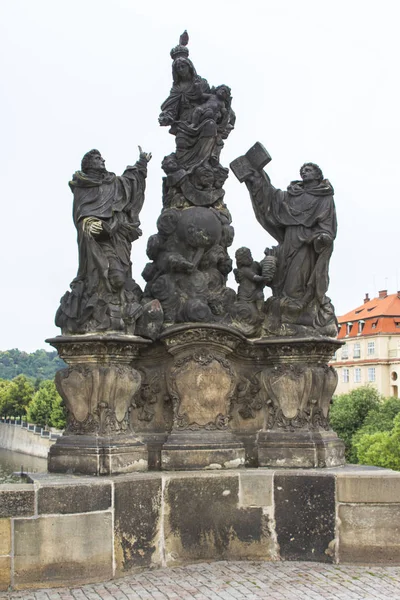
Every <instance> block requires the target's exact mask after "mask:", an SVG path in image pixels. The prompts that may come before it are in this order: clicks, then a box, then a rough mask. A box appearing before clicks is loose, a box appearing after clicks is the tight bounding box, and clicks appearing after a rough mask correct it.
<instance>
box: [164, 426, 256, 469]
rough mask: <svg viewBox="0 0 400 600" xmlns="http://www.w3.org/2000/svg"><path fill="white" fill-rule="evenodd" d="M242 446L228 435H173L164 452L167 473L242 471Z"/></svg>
mask: <svg viewBox="0 0 400 600" xmlns="http://www.w3.org/2000/svg"><path fill="white" fill-rule="evenodd" d="M244 463H245V449H244V446H243V444H242V442H240V441H238V440H236V439H235V438H234V437H233V435H232V434H231V433H228V432H221V431H219V432H216V433H215V434H213V433H212V432H205V431H204V430H203V431H202V432H191V433H188V432H182V433H180V432H177V433H172V434H171V435H170V436H169V438H168V441H167V442H166V444H164V447H163V449H162V452H161V468H162V470H164V471H190V470H193V469H211V470H212V469H238V468H240V467H244Z"/></svg>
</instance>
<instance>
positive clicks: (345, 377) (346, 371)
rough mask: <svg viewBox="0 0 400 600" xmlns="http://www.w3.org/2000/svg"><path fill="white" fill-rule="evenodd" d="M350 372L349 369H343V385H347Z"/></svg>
mask: <svg viewBox="0 0 400 600" xmlns="http://www.w3.org/2000/svg"><path fill="white" fill-rule="evenodd" d="M349 379H350V371H349V369H343V383H349Z"/></svg>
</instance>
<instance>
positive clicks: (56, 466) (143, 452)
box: [48, 435, 148, 475]
mask: <svg viewBox="0 0 400 600" xmlns="http://www.w3.org/2000/svg"><path fill="white" fill-rule="evenodd" d="M147 456H148V453H147V449H146V447H145V446H144V444H142V442H139V441H138V440H136V441H135V436H132V437H131V438H129V437H128V436H124V437H122V436H120V437H118V438H117V439H116V440H115V441H113V439H112V438H111V439H110V438H100V437H99V438H96V437H94V436H83V435H68V436H62V437H61V438H59V439H58V440H57V442H56V443H55V444H54V445H53V446H52V447H51V451H50V452H49V458H48V470H49V471H50V472H51V473H68V474H75V473H76V474H80V475H117V474H119V473H131V472H134V471H144V470H146V469H147V464H148V462H147Z"/></svg>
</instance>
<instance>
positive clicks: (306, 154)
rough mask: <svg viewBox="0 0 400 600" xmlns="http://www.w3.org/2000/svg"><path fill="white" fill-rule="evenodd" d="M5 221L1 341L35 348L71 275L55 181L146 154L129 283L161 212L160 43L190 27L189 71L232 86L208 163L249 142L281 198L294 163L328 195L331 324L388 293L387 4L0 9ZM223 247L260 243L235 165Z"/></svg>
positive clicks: (164, 81)
mask: <svg viewBox="0 0 400 600" xmlns="http://www.w3.org/2000/svg"><path fill="white" fill-rule="evenodd" d="M0 12H1V14H0V45H1V48H0V56H1V62H2V68H1V85H2V90H1V95H0V102H1V105H2V108H1V115H2V128H1V130H2V133H1V142H2V143H1V157H0V165H1V170H2V179H1V180H2V186H1V194H2V205H3V210H2V215H3V219H2V227H1V235H0V244H1V257H2V268H1V274H2V277H1V284H2V285H1V294H0V318H1V337H0V340H1V341H0V349H3V350H5V349H9V348H16V347H18V348H20V349H21V350H27V351H32V350H35V349H36V348H45V347H46V344H45V343H44V339H45V338H46V337H49V336H52V335H56V334H57V333H58V330H57V329H56V327H55V325H54V324H53V320H54V314H55V311H56V309H57V307H58V304H59V299H60V297H61V296H62V295H63V294H64V292H65V291H66V290H67V289H68V287H69V283H70V282H71V280H72V279H73V278H74V276H75V274H76V270H77V248H76V232H75V228H74V226H73V223H72V218H71V208H72V194H71V192H70V190H69V187H68V181H69V179H70V178H71V175H72V173H73V172H74V171H76V170H77V169H79V168H80V160H81V158H82V156H83V154H84V153H85V152H87V151H88V150H90V149H91V148H98V149H99V150H100V151H101V152H102V154H103V156H104V158H105V159H106V167H107V169H108V170H109V171H114V172H115V173H117V174H121V173H122V172H123V170H124V168H125V166H126V165H128V164H133V163H134V162H135V160H136V159H137V155H138V151H137V146H138V144H140V145H141V146H143V149H144V150H146V151H151V152H152V153H153V160H152V161H151V163H150V164H149V176H148V183H147V193H146V201H145V205H144V208H143V211H142V213H141V221H142V229H143V236H142V238H141V239H140V240H139V241H137V242H135V243H134V245H133V249H132V250H133V251H132V261H133V265H134V266H133V270H134V277H135V278H136V279H137V281H138V283H140V284H141V285H142V284H143V281H142V280H141V276H140V273H141V271H142V269H143V267H144V265H145V263H146V262H147V258H146V255H145V248H146V242H147V238H148V237H149V236H150V235H151V234H153V233H155V232H156V228H155V222H156V219H157V216H158V214H159V212H160V209H161V177H162V175H163V172H162V171H161V167H160V163H161V160H162V158H163V157H164V156H165V155H166V154H169V153H170V152H172V151H173V150H174V148H175V144H174V137H173V136H171V135H169V134H168V128H166V127H163V128H161V127H160V126H159V125H158V121H157V119H158V114H159V112H160V108H159V107H160V104H161V103H162V102H163V101H164V100H165V98H166V97H167V96H168V93H169V90H170V87H171V83H172V81H171V79H172V78H171V62H172V61H171V58H170V55H169V52H170V49H171V48H172V47H173V46H175V45H176V44H177V43H178V40H179V35H180V34H181V33H182V31H183V30H184V29H187V30H188V32H189V36H190V41H189V50H190V58H191V59H192V61H193V63H194V65H195V67H196V69H197V72H198V73H199V75H201V76H202V77H205V78H206V79H207V80H208V82H209V83H210V84H211V85H218V84H221V83H226V84H227V85H229V86H230V87H231V88H232V96H233V105H232V106H233V108H234V110H235V112H236V116H237V121H236V128H235V130H234V131H233V132H232V134H231V135H230V137H229V139H228V140H227V142H226V144H225V148H224V150H223V153H222V155H221V163H222V164H223V165H225V166H228V165H229V163H230V162H231V161H232V160H233V159H234V158H236V157H237V156H239V155H240V154H243V153H244V152H246V151H247V150H248V148H249V147H250V146H251V145H252V144H253V143H254V142H255V141H257V140H259V141H260V142H262V143H263V144H264V145H265V147H266V148H267V150H268V151H269V152H270V154H271V156H272V162H271V163H270V164H269V165H268V166H267V170H268V172H269V174H270V176H271V179H272V182H273V184H274V185H275V186H276V187H280V188H283V189H285V188H286V186H287V185H288V183H289V182H290V181H291V180H293V179H297V178H298V177H299V175H298V170H299V167H300V166H301V165H302V164H303V163H304V162H305V161H313V162H316V163H318V164H319V165H320V166H321V168H322V170H323V172H324V175H325V177H327V178H328V179H329V180H330V181H331V183H332V185H333V186H334V189H335V201H336V208H337V213H338V222H339V230H338V236H337V239H336V244H335V250H334V254H333V257H332V260H331V269H330V275H331V284H330V289H329V292H328V295H329V296H330V297H331V298H332V301H333V303H334V305H335V307H336V312H337V314H338V315H340V314H343V313H345V312H347V311H349V310H351V309H352V308H355V307H356V306H357V305H359V304H361V303H362V300H363V297H364V295H365V292H369V294H370V296H371V297H372V296H374V295H376V294H377V292H378V290H381V289H388V290H389V293H393V292H395V291H397V290H398V289H400V267H399V254H400V253H399V239H400V236H399V216H400V211H399V201H400V194H399V191H398V190H399V188H398V170H399V158H400V156H399V155H400V153H399V139H400V120H399V112H400V94H399V89H400V84H399V59H400V52H399V34H398V27H399V25H398V24H399V17H400V2H398V0H381V1H380V2H376V1H371V0H315V1H314V0H302V1H300V0H260V1H257V0H247V1H246V2H243V1H242V0H240V1H236V0H234V1H232V0H231V1H230V2H227V1H226V0H225V1H219V0H212V1H209V0H201V2H190V1H188V0H186V1H184V2H180V1H178V0H171V1H170V2H166V1H165V0H164V1H163V2H158V1H155V0H154V1H152V0H146V1H139V0H67V1H64V0H0ZM225 189H226V195H225V200H226V203H227V204H228V207H229V209H230V211H231V213H232V216H233V225H234V227H235V231H236V234H235V241H234V245H233V247H232V249H231V256H232V257H233V255H234V251H235V249H236V248H238V247H240V246H243V245H247V246H249V247H250V248H251V249H252V252H253V256H254V258H256V259H261V258H262V257H263V250H264V248H265V247H266V246H267V245H269V244H271V243H272V241H273V240H272V239H271V238H270V236H269V235H268V234H267V233H266V232H265V231H264V230H263V229H262V227H261V226H260V225H259V224H258V223H257V221H256V219H255V216H254V214H253V211H252V208H251V203H250V199H249V196H248V193H247V189H246V187H245V185H244V184H242V185H241V184H239V182H238V181H237V180H236V178H235V177H234V176H233V174H232V173H231V175H230V177H229V179H228V181H227V183H226V186H225Z"/></svg>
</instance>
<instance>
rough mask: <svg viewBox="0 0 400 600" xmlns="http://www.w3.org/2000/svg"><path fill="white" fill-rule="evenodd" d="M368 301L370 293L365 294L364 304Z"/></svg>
mask: <svg viewBox="0 0 400 600" xmlns="http://www.w3.org/2000/svg"><path fill="white" fill-rule="evenodd" d="M367 302H369V296H368V294H365V298H364V304H366V303H367Z"/></svg>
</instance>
